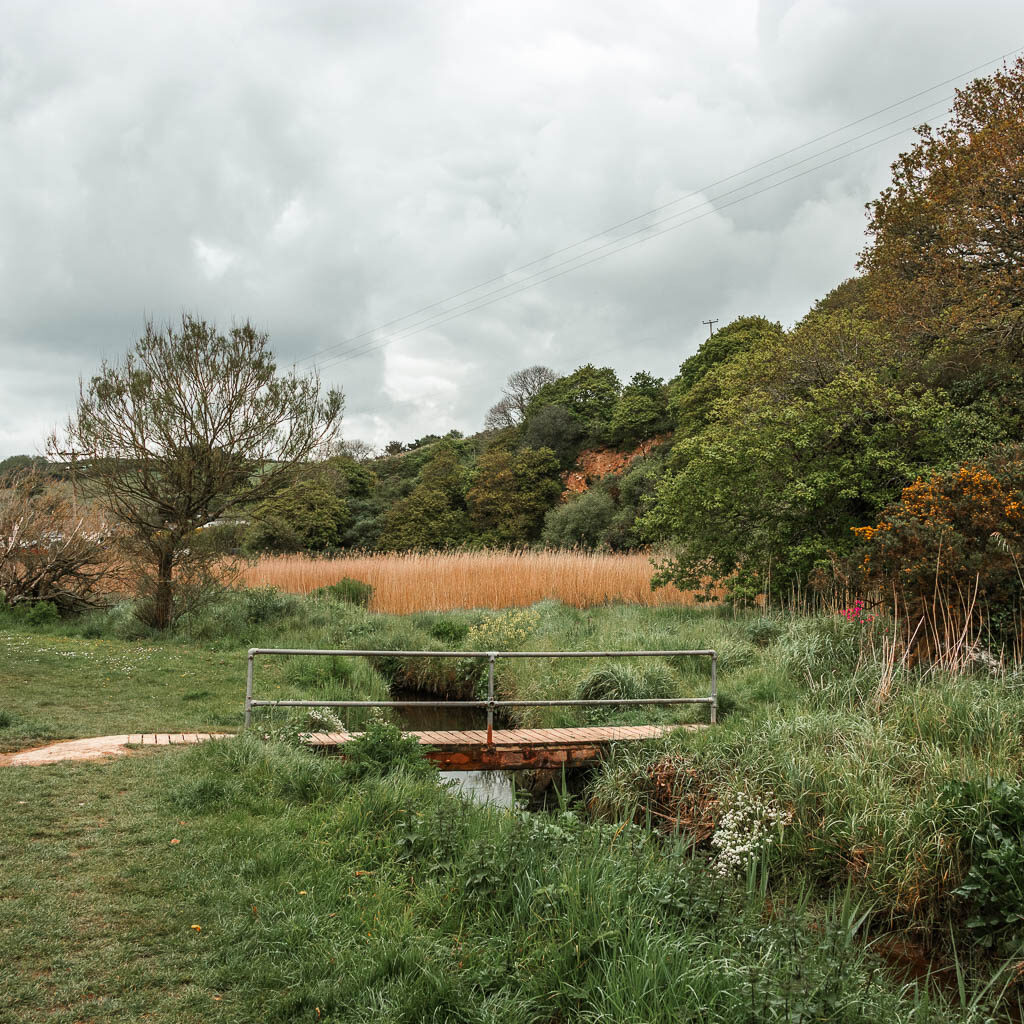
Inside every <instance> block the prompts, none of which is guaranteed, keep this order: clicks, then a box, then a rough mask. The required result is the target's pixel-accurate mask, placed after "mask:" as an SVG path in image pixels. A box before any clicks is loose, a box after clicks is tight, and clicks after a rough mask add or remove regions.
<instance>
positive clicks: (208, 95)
mask: <svg viewBox="0 0 1024 1024" xmlns="http://www.w3.org/2000/svg"><path fill="white" fill-rule="evenodd" d="M0 3H3V0H0ZM3 9H4V25H5V38H4V39H3V40H2V41H0V152H3V153H4V160H3V161H0V282H2V286H3V289H2V293H3V296H4V302H3V304H2V307H0V366H2V367H3V370H2V373H0V457H2V456H3V455H6V454H9V453H11V452H15V451H24V450H34V449H36V448H38V446H39V445H40V443H41V442H42V438H43V436H44V434H45V432H46V429H47V427H48V426H50V425H51V424H54V423H56V422H57V421H59V420H60V419H62V418H63V417H64V416H65V415H66V414H67V412H68V411H69V409H70V408H71V406H72V405H73V401H74V396H75V379H76V377H77V376H78V375H79V374H81V375H84V376H86V377H88V376H89V375H90V373H92V372H94V370H95V368H96V367H97V365H98V363H99V361H100V359H101V358H102V357H104V356H107V357H116V356H118V355H119V354H120V353H121V352H123V351H124V350H125V349H126V348H127V347H128V346H129V344H130V343H131V342H132V340H133V339H134V338H135V337H136V336H137V335H138V333H139V331H140V329H141V327H142V322H143V319H144V318H145V317H146V316H152V317H154V318H155V319H157V320H167V319H169V318H174V317H176V316H177V315H179V314H180V312H181V311H182V310H188V311H193V312H195V313H197V314H199V315H202V316H204V317H207V318H208V319H215V320H217V321H218V322H219V323H223V324H228V323H230V322H231V321H232V320H237V319H242V318H249V319H251V320H253V321H254V322H255V323H257V324H258V325H260V326H261V327H263V328H265V329H266V330H268V331H269V332H270V334H271V337H272V341H273V344H274V347H275V350H276V351H277V353H278V355H279V357H280V361H281V362H282V363H283V364H286V365H287V364H290V363H291V362H292V361H293V360H300V359H303V358H304V357H307V356H309V355H311V354H312V353H314V352H317V351H319V350H321V349H324V348H325V347H328V346H332V345H336V344H337V343H338V342H340V341H342V340H343V339H345V338H349V337H351V336H353V335H358V334H361V333H362V332H364V331H368V330H371V329H372V328H374V327H375V326H376V325H378V324H381V323H384V322H386V321H389V320H392V319H393V318H395V317H397V316H401V315H402V314H404V313H407V312H409V311H410V310H413V309H416V308H418V307H420V306H423V305H426V304H428V303H431V302H433V301H435V300H437V299H439V298H441V297H444V296H446V295H450V294H452V293H455V292H458V291H460V290H461V289H463V288H466V287H468V286H471V285H473V284H475V283H477V282H479V281H481V280H485V279H487V278H489V277H492V276H495V275H498V274H501V273H503V272H505V271H506V270H508V269H509V268H511V267H515V266H518V265H520V264H522V263H525V262H527V261H529V260H532V259H534V258H536V257H537V256H539V255H543V254H544V253H547V252H551V251H554V250H556V249H559V248H561V247H562V246H564V245H566V244H568V243H570V242H573V241H575V240H577V239H579V238H582V237H585V236H586V235H589V234H591V233H592V232H593V231H595V230H598V229H600V228H602V227H604V226H606V225H608V224H612V223H615V222H617V221H619V220H623V219H625V218H627V217H630V216H632V215H634V214H635V213H637V212H639V211H642V210H645V209H648V208H651V207H653V206H656V205H658V204H661V203H665V202H669V201H672V200H674V199H676V198H678V197H679V196H681V195H684V194H686V193H688V192H690V191H692V190H695V189H701V188H703V187H704V186H705V185H707V184H708V183H709V182H711V181H714V180H716V179H717V178H720V177H722V176H724V175H727V174H730V173H732V172H734V171H736V170H738V169H740V168H742V167H744V166H748V165H750V164H753V163H755V162H757V161H759V160H761V159H763V158H764V157H766V156H769V155H771V154H773V153H777V152H779V151H781V150H784V149H787V148H789V147H790V146H794V145H798V144H800V143H802V142H803V141H805V140H806V139H808V138H810V137H813V136H814V135H816V134H819V133H821V132H824V131H828V130H829V129H831V128H833V127H835V126H836V125H839V124H842V123H844V122H846V121H849V120H852V119H854V118H856V117H858V116H860V115H862V114H864V113H866V112H868V111H870V110H872V109H875V108H877V107H880V106H882V105H884V104H885V103H887V102H891V101H892V100H894V99H898V98H900V97H902V96H904V95H907V94H909V93H912V92H915V91H917V90H918V89H920V88H923V87H925V86H928V85H931V84H933V83H934V82H936V81H938V80H940V79H942V78H944V77H947V76H948V75H951V74H953V73H956V72H959V71H961V70H964V69H966V68H967V67H970V66H971V65H972V64H974V63H977V62H979V61H981V60H983V59H986V58H988V57H990V56H994V55H996V54H998V53H999V52H1000V51H1001V50H1005V49H1008V48H1010V47H1011V46H1012V45H1014V44H1015V41H1019V42H1020V43H1022V44H1024V10H1021V9H1020V7H1019V4H1016V3H1014V4H1011V3H1008V2H997V0H984V2H980V3H978V4H976V5H975V7H974V10H973V12H972V16H971V18H970V19H965V18H964V16H963V7H962V5H961V4H959V3H953V2H952V0H945V2H938V3H929V4H928V5H927V7H926V6H925V5H924V4H921V3H911V2H905V3H902V4H895V3H888V2H887V3H882V2H881V0H878V2H863V0H766V2H763V3H761V4H756V3H754V2H752V0H729V2H726V3H723V4H720V5H717V6H716V7H715V9H714V10H705V9H703V8H698V7H697V6H696V5H679V4H670V3H651V4H647V5H639V6H636V5H635V6H634V7H631V8H626V7H625V6H623V5H621V4H615V3H611V2H610V0H607V2H595V0H590V2H583V0H577V2H568V3H563V4H558V5H551V4H547V3H541V2H540V0H526V2H524V0H519V2H516V3H512V2H495V3H489V4H480V5H430V4H420V3H414V2H412V0H403V2H399V0H393V2H389V3H381V2H365V3H299V4H296V5H289V6H288V7H285V6H282V5H279V4H269V3H265V4H259V3H255V4H245V5H242V4H234V5H222V6H219V7H211V6H210V5H206V4H199V3H192V4H177V3H176V4H173V5H172V4H169V3H168V4H162V5H148V6H145V7H142V6H138V5H134V4H128V3H121V4H117V3H114V4H111V3H108V2H104V3H99V2H97V0H92V2H80V3H64V4H60V3H58V4H51V5H44V6H40V5H38V4H31V3H27V2H20V3H19V2H12V0H7V2H6V3H3ZM936 95H938V96H941V95H943V94H942V93H939V94H936ZM892 116H895V112H894V115H892ZM906 140H909V136H907V137H906ZM901 144H902V145H905V142H904V141H903V140H896V141H893V142H890V143H888V144H886V145H884V146H881V147H878V148H876V149H873V150H869V151H867V152H865V153H863V154H859V155H857V156H855V157H852V158H851V159H849V160H848V161H843V162H840V163H837V164H834V165H833V166H832V167H830V168H828V169H825V170H822V171H819V172H817V173H816V174H814V175H811V176H808V177H806V178H803V179H800V180H799V181H796V182H793V183H790V184H789V185H785V186H782V187H780V188H779V189H777V190H775V191H773V192H769V193H766V194H765V195H763V196H759V197H757V198H754V199H751V200H750V201H749V202H745V203H741V204H739V205H736V206H733V207H727V208H721V209H719V210H718V211H717V212H714V213H712V214H711V215H709V216H705V217H703V218H701V219H700V220H695V221H694V222H693V223H692V224H689V225H687V226H684V227H681V228H680V229H679V230H677V231H673V232H670V233H668V234H666V235H664V236H662V237H661V238H658V239H655V240H652V241H650V242H648V243H646V244H644V245H640V246H637V247H635V248H632V249H630V250H629V251H628V252H624V253H622V254H621V255H617V256H612V257H610V258H608V259H606V260H604V261H602V262H599V263H595V264H594V265H593V266H590V267H588V268H586V269H583V270H580V271H579V272H578V273H575V274H570V275H567V276H563V277H560V278H558V279H556V280H552V281H550V282H549V283H547V284H544V285H542V286H540V287H537V288H534V289H532V290H530V291H526V292H523V293H522V294H519V295H515V296H512V297H510V298H507V299H505V300H503V301H501V302H498V303H495V304H493V305H490V306H487V307H486V308H483V309H480V310H479V311H477V312H474V313H471V314H469V315H466V316H463V317H460V318H458V319H453V320H451V321H449V322H447V323H444V324H439V325H437V326H435V327H431V328H430V329H428V330H425V331H423V332H422V333H419V334H416V335H414V336H411V337H407V338H404V339H402V340H398V341H395V342H394V343H392V344H389V345H387V346H386V347H384V348H381V349H379V350H377V351H374V352H371V353H368V354H366V355H365V356H363V357H361V358H355V359H345V360H341V361H338V362H334V363H332V362H330V359H329V355H330V354H328V355H325V356H324V357H321V359H320V362H321V363H322V364H323V367H324V369H323V377H324V379H325V380H326V381H329V382H330V383H339V384H341V385H342V386H343V387H344V388H345V390H346V393H347V395H348V412H347V432H348V433H349V434H350V435H352V436H360V435H361V436H364V437H366V438H368V439H371V440H373V441H375V442H377V443H378V444H380V443H383V442H385V441H387V440H388V439H390V438H403V439H408V438H411V437H414V436H418V435H422V434H424V433H427V432H430V431H435V430H439V429H442V428H443V429H447V428H448V427H451V426H456V427H459V428H461V429H463V430H467V431H468V430H473V429H476V428H478V427H479V425H480V423H481V421H482V418H483V414H484V411H485V410H486V408H487V407H488V406H489V405H490V404H491V403H492V402H493V401H494V399H495V398H496V397H497V394H498V391H499V387H500V383H501V381H502V380H503V379H504V377H505V376H506V375H507V374H508V373H509V372H510V371H511V370H514V369H516V368H518V367H521V366H524V365H528V364H531V363H534V362H546V363H549V364H551V365H554V366H557V367H558V368H560V369H563V370H569V369H571V368H572V367H573V366H575V365H577V364H578V363H580V362H582V361H585V360H587V359H590V358H594V359H599V360H600V361H602V362H608V363H610V364H611V365H614V366H615V367H616V368H617V369H618V370H619V371H620V372H622V373H623V374H628V373H631V372H633V371H634V370H636V369H638V368H640V367H645V368H651V369H653V370H655V371H656V372H658V373H661V374H669V373H671V372H673V370H674V368H675V367H676V366H677V365H678V363H679V361H680V360H681V359H682V358H684V357H685V356H686V355H687V354H689V353H690V352H692V351H693V350H694V349H695V348H696V346H697V345H698V344H699V343H700V340H701V338H702V337H703V336H704V334H705V329H704V327H703V326H702V325H701V323H700V321H701V320H703V319H705V318H707V317H709V316H717V317H719V318H720V319H721V320H722V321H723V322H724V321H726V320H728V319H729V318H730V317H732V316H734V315H738V314H741V313H748V312H759V313H764V314H765V315H768V316H771V317H774V318H778V319H782V320H783V321H786V322H792V321H793V320H794V319H796V318H797V317H799V316H800V315H801V314H802V313H803V312H804V311H805V310H806V308H807V307H808V306H809V304H810V303H811V302H812V301H813V300H814V299H815V298H816V297H817V296H819V295H820V294H822V293H823V292H824V291H825V290H827V289H828V288H829V287H831V286H832V285H833V284H835V283H837V282H838V281H839V280H840V279H842V278H843V277H845V276H847V275H848V274H849V273H851V272H852V270H853V266H854V261H855V258H856V253H857V250H858V249H859V248H860V246H861V245H862V244H863V227H864V215H863V204H864V202H865V201H867V200H868V199H870V198H871V197H872V196H873V195H874V194H875V193H876V192H877V191H878V189H879V188H880V187H881V186H882V185H883V184H884V182H885V180H886V177H887V166H888V163H889V162H890V161H891V159H892V158H893V157H894V156H895V154H896V153H897V152H898V149H899V148H900V146H901ZM798 155H803V154H802V153H801V154H798ZM681 205H685V204H681ZM372 338H373V340H374V341H375V342H376V343H377V344H381V343H383V342H385V341H387V340H388V338H389V334H388V332H387V331H384V332H381V333H378V334H375V335H372ZM301 365H303V366H306V365H309V364H308V363H303V364H301Z"/></svg>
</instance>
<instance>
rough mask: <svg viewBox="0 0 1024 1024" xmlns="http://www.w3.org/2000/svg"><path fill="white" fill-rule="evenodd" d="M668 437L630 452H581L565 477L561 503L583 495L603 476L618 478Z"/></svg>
mask: <svg viewBox="0 0 1024 1024" xmlns="http://www.w3.org/2000/svg"><path fill="white" fill-rule="evenodd" d="M667 437H668V435H667V434H661V435H660V436H658V437H652V438H649V439H648V440H646V441H641V442H640V444H638V445H637V446H636V448H634V449H633V450H632V451H631V452H618V451H615V450H613V449H611V448H591V449H587V450H586V451H582V452H580V454H579V457H578V458H577V459H576V463H575V466H574V468H573V469H571V470H569V472H568V473H567V474H566V475H565V490H564V491H563V492H562V501H568V499H569V498H570V496H571V495H573V494H583V493H584V491H586V490H587V489H588V488H589V487H590V485H591V484H593V483H594V481H596V480H600V479H601V477H603V476H609V475H611V476H618V475H619V474H620V473H622V471H623V470H625V469H626V468H628V466H629V465H630V464H631V463H633V462H635V461H636V460H637V459H640V458H643V456H645V455H647V454H649V453H650V452H651V451H652V450H653V449H654V448H657V447H658V445H659V444H664V443H665V441H666V439H667Z"/></svg>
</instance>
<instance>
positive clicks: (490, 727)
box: [245, 647, 718, 746]
mask: <svg viewBox="0 0 1024 1024" xmlns="http://www.w3.org/2000/svg"><path fill="white" fill-rule="evenodd" d="M257 654H263V655H266V654H269V655H282V656H290V655H311V656H320V657H342V658H343V657H354V658H360V657H364V658H375V657H381V658H383V657H392V658H394V657H400V658H486V659H487V700H259V699H256V698H254V697H253V695H252V690H253V676H254V673H255V666H256V655H257ZM676 657H708V658H710V659H711V693H710V695H709V696H707V697H628V698H627V697H623V698H619V699H610V700H495V699H494V667H495V663H496V662H497V660H498V658H676ZM638 704H707V705H708V706H709V708H710V714H711V724H712V725H715V724H717V722H718V654H717V652H716V651H713V650H690V651H356V650H321V649H316V648H300V647H251V648H250V649H249V655H248V670H247V672H246V679H245V728H249V726H251V725H252V709H253V708H255V707H282V708H401V707H421V708H422V707H428V708H430V707H466V708H486V709H487V745H488V746H492V745H493V732H494V710H495V708H510V707H580V706H586V707H591V706H602V705H638Z"/></svg>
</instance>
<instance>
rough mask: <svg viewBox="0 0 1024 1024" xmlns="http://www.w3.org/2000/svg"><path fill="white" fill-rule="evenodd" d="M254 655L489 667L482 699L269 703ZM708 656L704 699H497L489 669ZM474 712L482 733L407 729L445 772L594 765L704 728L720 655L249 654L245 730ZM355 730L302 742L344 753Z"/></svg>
mask: <svg viewBox="0 0 1024 1024" xmlns="http://www.w3.org/2000/svg"><path fill="white" fill-rule="evenodd" d="M257 657H332V658H339V657H340V658H354V657H366V658H395V657H402V658H468V659H477V660H486V662H487V699H486V700H444V701H443V700H387V701H377V700H270V699H263V698H258V697H255V696H254V695H253V691H254V686H255V669H256V658H257ZM679 657H692V658H707V659H709V662H710V673H709V676H710V678H709V687H708V695H707V696H702V697H640V698H609V699H592V700H498V699H497V698H496V696H495V669H496V665H497V663H498V661H499V660H501V659H512V658H679ZM676 704H706V705H707V707H708V723H707V724H704V725H701V724H695V723H688V724H678V725H675V724H673V725H619V726H595V727H589V728H588V727H584V728H572V729H501V728H499V729H495V728H494V718H495V713H499V714H501V713H502V712H504V711H505V710H506V709H512V708H517V707H578V708H588V707H605V708H610V707H638V706H643V705H648V706H651V705H654V706H658V705H662V706H664V705H676ZM402 707H409V708H424V707H436V708H449V709H458V708H479V709H481V710H482V711H486V714H487V726H486V728H485V729H472V730H459V731H444V730H423V731H412V732H408V733H407V734H406V735H409V736H414V737H415V738H416V739H417V740H418V741H419V742H420V744H421V745H422V746H423V747H424V748H425V750H424V753H425V755H426V756H427V757H428V758H430V759H431V760H432V761H435V762H436V763H437V764H438V765H439V766H440V767H442V768H443V769H444V770H446V771H478V770H481V769H490V768H503V769H517V768H531V769H547V768H560V767H570V766H574V765H582V764H588V763H592V762H594V761H597V760H599V759H601V758H602V757H604V756H605V754H606V753H607V751H608V748H609V747H610V746H611V744H612V743H620V742H636V741H639V740H648V739H655V738H657V737H660V736H664V735H666V734H668V733H670V732H673V731H676V730H680V729H685V730H695V729H705V728H707V727H708V725H714V724H715V723H716V722H717V719H718V656H717V654H716V652H715V651H713V650H684V651H364V650H319V649H307V648H282V647H254V648H252V649H251V650H250V651H249V656H248V671H247V673H246V686H245V725H246V728H248V727H249V726H251V725H252V717H253V709H254V708H402ZM361 735H362V734H361V733H358V732H347V731H344V732H314V733H309V734H307V735H306V736H305V737H304V742H305V743H306V744H308V745H309V746H310V747H313V748H314V749H317V750H321V751H324V752H328V753H336V754H340V755H342V756H344V752H345V745H346V744H348V743H350V742H351V741H352V740H354V739H357V738H358V737H359V736H361Z"/></svg>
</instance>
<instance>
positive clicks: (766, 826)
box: [711, 792, 791, 878]
mask: <svg viewBox="0 0 1024 1024" xmlns="http://www.w3.org/2000/svg"><path fill="white" fill-rule="evenodd" d="M730 805H731V806H730V807H729V810H727V811H726V812H725V814H723V815H722V817H721V818H720V819H719V821H718V825H717V826H716V828H715V831H714V834H713V835H712V836H711V847H712V849H713V850H714V851H715V864H714V871H715V874H717V875H718V876H719V877H720V878H735V877H736V876H737V875H743V874H745V873H746V871H747V868H748V867H749V865H750V864H751V862H752V861H754V860H756V859H757V858H759V857H760V856H761V854H762V853H763V852H764V851H765V850H767V849H768V847H769V846H771V844H772V841H773V839H774V838H775V836H776V835H777V834H778V829H779V828H780V826H782V825H788V824H789V822H790V821H791V816H790V815H788V814H785V813H784V812H783V811H782V809H781V808H780V807H779V805H778V804H777V803H776V802H775V798H774V795H773V794H771V793H769V794H768V795H767V796H766V797H760V796H750V795H748V794H747V793H742V792H740V793H736V794H735V795H734V797H733V799H732V800H731V801H730Z"/></svg>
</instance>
